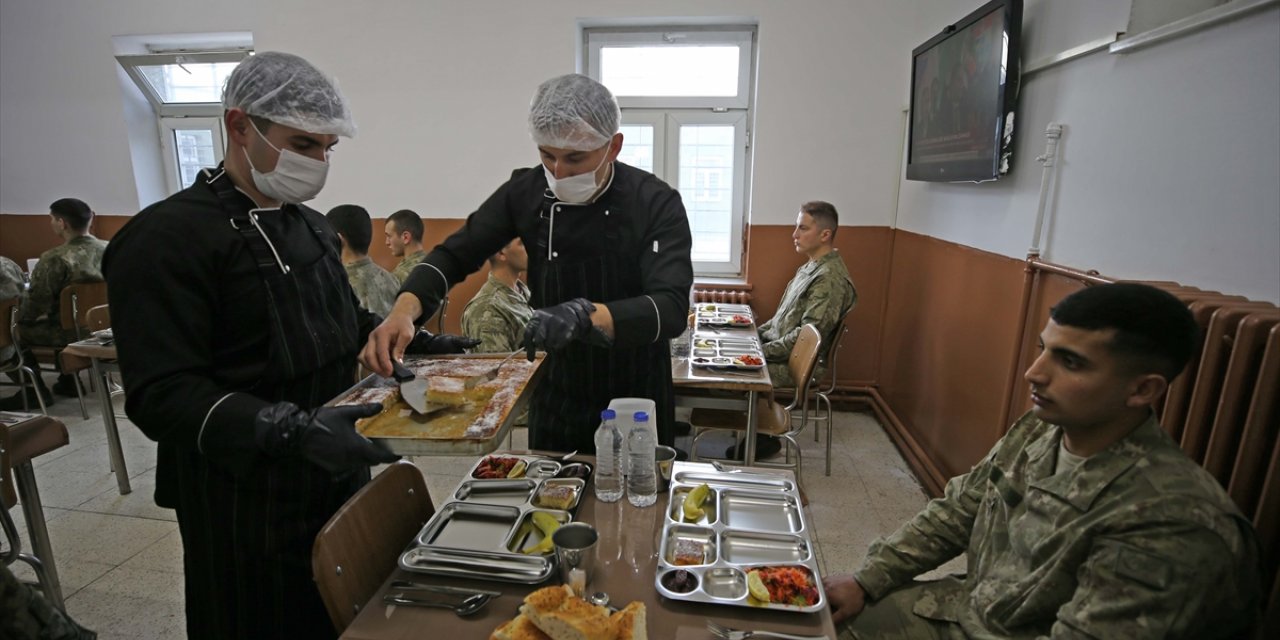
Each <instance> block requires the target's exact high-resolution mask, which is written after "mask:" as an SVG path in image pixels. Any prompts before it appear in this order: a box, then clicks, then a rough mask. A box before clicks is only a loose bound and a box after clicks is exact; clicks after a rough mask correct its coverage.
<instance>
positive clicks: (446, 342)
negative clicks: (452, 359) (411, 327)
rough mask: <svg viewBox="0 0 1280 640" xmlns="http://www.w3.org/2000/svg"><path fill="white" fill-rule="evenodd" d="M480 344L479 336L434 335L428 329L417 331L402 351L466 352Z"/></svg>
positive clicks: (417, 354)
mask: <svg viewBox="0 0 1280 640" xmlns="http://www.w3.org/2000/svg"><path fill="white" fill-rule="evenodd" d="M478 344H480V339H479V338H468V337H467V336H455V335H452V334H448V333H441V334H439V335H434V334H432V333H431V332H430V331H419V332H418V335H415V336H414V337H413V340H411V341H410V342H409V346H407V347H405V349H404V352H405V353H406V354H408V355H416V356H435V355H444V354H450V353H466V352H467V349H470V348H471V347H474V346H476V345H478Z"/></svg>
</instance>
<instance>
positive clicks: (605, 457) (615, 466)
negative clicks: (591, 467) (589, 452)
mask: <svg viewBox="0 0 1280 640" xmlns="http://www.w3.org/2000/svg"><path fill="white" fill-rule="evenodd" d="M617 417H618V414H617V413H615V412H614V410H613V409H605V410H604V411H602V412H600V427H599V428H597V429H596V477H595V483H596V499H597V500H599V501H601V502H617V501H618V500H619V499H621V498H622V489H623V487H622V432H621V431H618V424H617V422H615V421H614V420H615V419H616V418H617Z"/></svg>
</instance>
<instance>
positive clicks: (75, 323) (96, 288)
mask: <svg viewBox="0 0 1280 640" xmlns="http://www.w3.org/2000/svg"><path fill="white" fill-rule="evenodd" d="M106 303H107V283H105V282H77V283H72V284H69V285H67V286H65V287H63V288H62V298H61V300H60V303H59V305H60V306H59V313H60V314H61V317H62V328H63V329H64V330H66V331H71V330H75V332H76V336H77V337H83V336H81V335H80V328H81V327H87V326H89V320H88V318H86V316H87V315H88V313H89V310H90V309H92V308H94V307H97V306H100V305H104V304H106Z"/></svg>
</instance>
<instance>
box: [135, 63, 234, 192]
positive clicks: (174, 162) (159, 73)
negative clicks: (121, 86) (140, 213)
mask: <svg viewBox="0 0 1280 640" xmlns="http://www.w3.org/2000/svg"><path fill="white" fill-rule="evenodd" d="M250 55H252V53H251V52H250V51H248V50H244V49H236V50H233V51H213V52H209V51H182V52H171V53H149V54H139V55H119V56H116V60H118V61H119V62H120V66H121V67H123V68H124V70H125V72H126V73H128V74H129V77H130V78H131V79H132V80H133V82H134V84H136V85H138V88H139V89H141V90H142V93H143V95H145V96H146V98H147V100H148V101H149V102H150V103H151V107H152V109H154V110H155V112H156V116H157V123H158V125H159V127H160V147H161V150H162V153H163V158H162V163H163V165H164V173H165V182H166V185H167V187H168V190H169V193H177V192H178V191H180V190H182V189H185V188H186V187H189V186H191V183H192V182H193V181H194V180H195V177H196V174H197V173H199V171H200V170H201V169H203V168H205V167H214V166H217V164H218V163H219V162H221V161H222V153H223V150H224V149H225V148H226V145H225V144H224V142H223V140H224V136H223V133H224V132H223V130H222V87H223V85H224V84H226V81H227V77H228V76H230V75H231V71H232V70H233V69H235V68H236V65H237V64H239V63H240V61H241V60H243V59H245V58H246V57H248V56H250Z"/></svg>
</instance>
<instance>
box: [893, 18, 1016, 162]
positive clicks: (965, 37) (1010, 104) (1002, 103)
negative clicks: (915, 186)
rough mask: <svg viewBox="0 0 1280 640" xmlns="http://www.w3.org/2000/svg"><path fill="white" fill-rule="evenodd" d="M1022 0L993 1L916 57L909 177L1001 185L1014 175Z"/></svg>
mask: <svg viewBox="0 0 1280 640" xmlns="http://www.w3.org/2000/svg"><path fill="white" fill-rule="evenodd" d="M1021 27H1022V0H994V1H993V2H988V3H987V4H984V5H982V7H980V8H979V9H978V10H976V11H974V12H973V13H971V14H969V15H967V16H965V17H964V18H963V19H962V20H960V21H959V22H957V23H955V24H953V25H950V26H948V27H947V28H946V29H944V30H943V32H942V33H940V34H938V35H937V36H934V37H933V38H930V39H929V41H928V42H925V43H924V44H922V45H920V46H919V47H916V48H915V50H914V51H912V52H911V55H912V61H911V126H910V133H909V135H908V141H907V179H908V180H928V181H933V182H982V181H986V180H995V179H996V178H999V177H1000V176H1001V175H1003V174H1005V173H1007V172H1008V170H1009V152H1010V151H1011V149H1012V146H1011V142H1012V139H1013V129H1014V123H1013V116H1014V106H1015V104H1016V102H1017V96H1018V40H1019V34H1020V32H1021Z"/></svg>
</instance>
